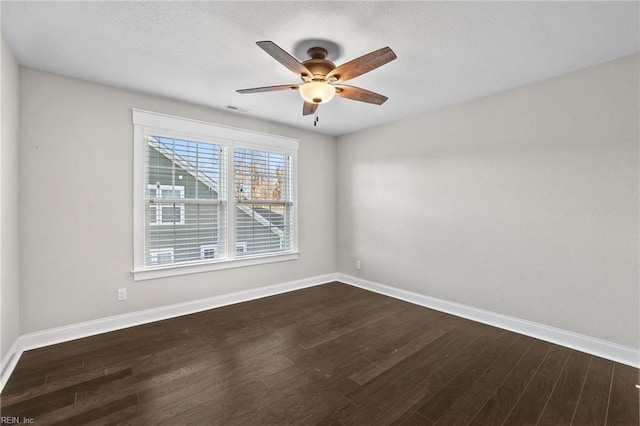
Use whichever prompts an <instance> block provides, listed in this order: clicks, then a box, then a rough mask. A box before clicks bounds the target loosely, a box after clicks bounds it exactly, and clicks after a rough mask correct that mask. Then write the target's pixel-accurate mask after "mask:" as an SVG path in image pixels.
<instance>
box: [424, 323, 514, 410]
mask: <svg viewBox="0 0 640 426" xmlns="http://www.w3.org/2000/svg"><path fill="white" fill-rule="evenodd" d="M510 345H511V341H510V336H508V335H506V334H505V335H504V336H503V337H502V338H500V339H498V340H496V341H494V342H492V344H490V345H487V346H485V347H484V349H482V350H481V351H479V352H478V353H476V354H475V356H474V357H473V358H471V357H470V358H471V359H469V360H468V365H464V364H465V363H464V362H463V363H461V365H460V367H461V368H460V370H459V371H458V372H457V374H456V375H455V376H454V377H453V378H452V379H451V381H450V382H449V383H447V384H446V386H444V387H443V388H442V389H440V390H438V391H437V392H436V393H435V394H434V396H433V398H431V399H429V400H427V401H426V402H425V403H424V404H423V405H422V406H421V407H420V408H418V410H417V411H418V412H419V413H420V414H422V415H423V416H425V417H426V418H428V419H430V420H433V421H434V422H437V421H438V420H439V419H440V417H442V416H443V415H444V414H445V413H446V412H447V411H448V410H449V409H450V408H451V407H452V406H453V405H454V404H455V403H456V401H457V400H458V398H460V396H461V395H462V394H463V393H464V391H465V390H466V389H468V388H469V386H471V385H472V384H473V383H474V382H475V381H476V380H478V379H479V378H480V377H481V376H482V374H483V373H484V372H485V371H486V370H487V369H488V368H489V367H490V366H491V365H492V364H493V362H494V361H495V360H496V359H497V358H498V357H500V355H501V354H502V353H504V352H505V351H506V350H507V349H508V348H509V346H510ZM465 362H466V360H465Z"/></svg>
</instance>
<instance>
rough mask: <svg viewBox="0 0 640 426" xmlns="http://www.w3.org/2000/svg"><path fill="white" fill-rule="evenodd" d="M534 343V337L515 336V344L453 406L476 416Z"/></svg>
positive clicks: (468, 414)
mask: <svg viewBox="0 0 640 426" xmlns="http://www.w3.org/2000/svg"><path fill="white" fill-rule="evenodd" d="M532 344H533V340H532V339H529V338H525V337H522V336H516V337H514V342H513V344H512V345H511V346H509V348H507V350H506V351H505V352H504V353H503V354H502V355H500V357H498V358H497V359H496V360H495V361H494V363H493V364H492V365H491V366H490V367H489V368H488V369H487V371H486V372H485V373H484V374H483V375H481V376H480V378H478V380H476V381H475V382H474V383H473V384H472V385H471V386H469V388H468V389H466V390H465V391H464V393H463V394H462V396H461V397H460V398H458V400H457V401H456V403H455V404H454V405H453V408H454V409H456V410H458V411H460V412H461V413H463V414H465V415H467V416H468V417H470V418H473V417H475V416H476V414H478V412H479V411H480V409H481V408H482V407H483V406H484V405H485V404H486V403H487V401H489V399H490V398H491V397H492V396H493V394H494V393H495V392H496V390H497V389H498V386H499V385H500V383H501V382H502V381H503V380H504V378H505V377H506V376H507V375H508V374H509V373H510V372H511V370H512V369H513V368H514V367H515V365H516V364H517V363H518V362H519V361H520V359H521V358H522V356H523V355H524V354H525V353H526V352H527V351H528V350H529V348H530V347H531V345H532Z"/></svg>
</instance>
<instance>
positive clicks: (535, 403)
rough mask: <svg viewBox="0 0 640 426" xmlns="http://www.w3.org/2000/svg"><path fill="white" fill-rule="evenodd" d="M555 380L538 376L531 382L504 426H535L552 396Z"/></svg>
mask: <svg viewBox="0 0 640 426" xmlns="http://www.w3.org/2000/svg"><path fill="white" fill-rule="evenodd" d="M553 384H554V380H553V379H550V378H549V377H547V376H543V375H542V374H537V373H536V375H534V376H533V378H532V379H531V380H530V381H529V384H528V385H527V387H526V388H525V390H524V392H523V393H522V395H521V396H520V398H519V399H518V402H517V403H516V404H515V405H514V407H513V409H512V410H511V413H510V414H509V416H508V417H507V419H506V420H505V422H504V425H505V426H507V425H512V426H521V425H535V424H536V423H537V422H538V418H539V417H540V414H541V413H542V410H544V407H545V405H546V403H547V400H548V399H549V396H550V395H551V391H552V389H553Z"/></svg>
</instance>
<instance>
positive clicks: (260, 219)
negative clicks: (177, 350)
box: [133, 110, 298, 280]
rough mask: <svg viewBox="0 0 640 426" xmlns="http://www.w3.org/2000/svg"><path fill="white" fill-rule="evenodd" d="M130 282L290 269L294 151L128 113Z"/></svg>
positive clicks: (210, 127) (207, 127)
mask: <svg viewBox="0 0 640 426" xmlns="http://www.w3.org/2000/svg"><path fill="white" fill-rule="evenodd" d="M133 122H134V197H135V198H134V268H133V273H134V279H136V280H138V279H148V278H155V277H162V276H169V275H177V274H183V273H191V272H201V271H207V270H215V269H223V268H229V267H238V266H248V265H253V264H259V263H266V262H274V261H282V260H293V259H297V257H298V254H297V236H296V229H297V224H296V199H295V190H296V180H295V178H296V173H295V172H296V166H297V165H296V159H297V147H298V142H297V141H295V140H292V139H287V138H282V137H279V136H273V135H267V134H262V133H256V132H250V131H245V130H240V129H233V128H230V127H223V126H217V125H215V124H210V123H204V122H199V121H193V120H188V119H183V118H178V117H172V116H167V115H163V114H156V113H151V112H146V111H140V110H134V111H133Z"/></svg>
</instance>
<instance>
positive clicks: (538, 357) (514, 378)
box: [502, 340, 551, 395]
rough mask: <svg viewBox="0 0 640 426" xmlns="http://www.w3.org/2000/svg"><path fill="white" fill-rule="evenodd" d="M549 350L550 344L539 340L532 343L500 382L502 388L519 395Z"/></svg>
mask: <svg viewBox="0 0 640 426" xmlns="http://www.w3.org/2000/svg"><path fill="white" fill-rule="evenodd" d="M550 349H551V344H549V343H547V342H543V341H541V340H536V341H535V342H533V345H531V347H530V348H529V350H528V351H527V353H526V354H525V355H524V356H523V357H522V359H521V360H520V362H518V364H517V365H516V366H515V367H514V369H513V370H512V371H511V373H509V375H508V376H507V377H506V379H505V380H504V381H503V382H502V386H506V387H508V388H511V389H513V390H514V391H515V393H516V394H517V395H520V394H521V393H522V391H523V390H524V388H525V387H526V386H527V384H528V383H529V380H531V378H532V377H533V376H534V374H535V373H536V371H537V370H538V367H540V364H541V363H542V361H543V360H544V359H545V357H546V356H547V353H548V352H549V350H550Z"/></svg>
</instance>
